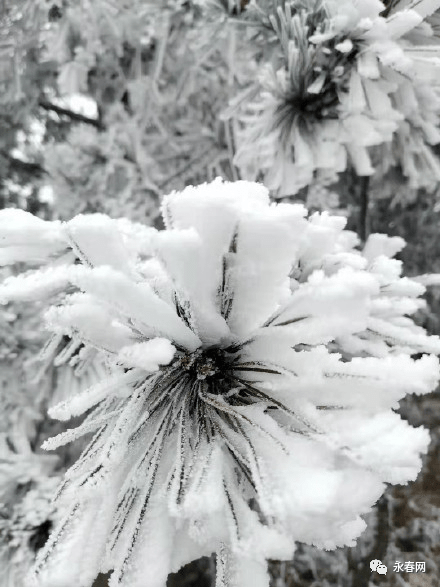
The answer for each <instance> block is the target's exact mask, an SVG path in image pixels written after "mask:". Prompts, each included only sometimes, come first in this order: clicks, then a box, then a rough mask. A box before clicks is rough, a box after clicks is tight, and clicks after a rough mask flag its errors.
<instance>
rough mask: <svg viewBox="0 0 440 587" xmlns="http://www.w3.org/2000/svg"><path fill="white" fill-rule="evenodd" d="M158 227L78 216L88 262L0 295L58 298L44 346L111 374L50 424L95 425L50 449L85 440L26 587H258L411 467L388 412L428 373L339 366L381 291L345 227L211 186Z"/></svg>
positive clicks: (421, 368)
mask: <svg viewBox="0 0 440 587" xmlns="http://www.w3.org/2000/svg"><path fill="white" fill-rule="evenodd" d="M163 216H164V221H165V226H166V229H165V230H163V231H153V232H151V231H150V232H148V233H142V231H141V230H138V231H137V232H136V238H134V237H133V238H132V239H131V240H130V239H127V237H124V235H123V234H122V233H121V227H122V224H121V223H119V224H118V222H116V221H111V220H110V219H109V218H105V217H103V216H92V217H91V218H90V219H89V218H87V217H86V216H79V217H76V218H74V219H73V220H72V221H70V222H67V223H65V224H63V225H62V231H63V232H64V234H65V235H68V239H69V242H70V243H71V246H72V247H73V248H74V250H75V251H77V253H78V258H79V259H81V261H82V264H78V263H77V264H69V265H65V266H63V267H61V266H58V270H59V271H60V275H59V276H58V279H55V280H54V279H53V275H52V274H50V273H48V272H47V271H45V270H41V271H36V272H34V273H28V274H26V275H24V276H19V277H17V278H13V279H11V278H10V279H9V280H7V282H6V283H4V285H3V286H2V287H1V288H0V299H1V300H2V301H3V302H5V301H6V300H8V299H9V298H10V297H11V296H12V297H14V296H16V295H22V292H23V291H25V292H26V297H27V299H31V297H32V292H33V291H34V292H35V294H36V295H37V296H39V295H41V291H43V290H44V291H46V292H47V291H49V290H50V288H51V287H56V288H58V289H59V288H60V286H61V285H62V284H64V285H63V286H64V288H65V290H66V291H68V292H69V295H68V296H67V297H65V298H64V299H62V301H61V303H60V304H59V305H58V306H54V307H52V308H51V309H50V310H49V311H48V313H47V321H48V326H49V328H50V329H52V330H53V331H54V332H55V333H57V334H59V335H68V336H69V337H71V339H72V340H73V341H78V342H81V343H83V344H85V345H86V346H88V347H93V348H95V349H96V350H97V352H98V353H99V355H100V356H102V357H103V358H104V359H105V360H106V362H107V367H108V369H109V374H108V375H107V376H106V377H104V378H103V379H102V380H101V381H100V382H99V383H98V384H97V385H94V386H92V387H91V388H89V389H88V390H86V391H84V392H82V393H80V394H78V395H76V396H74V397H72V398H70V399H68V400H66V401H64V402H62V403H60V404H58V405H56V406H54V407H52V408H51V410H50V414H51V416H52V417H57V418H59V419H62V420H67V419H68V418H69V417H70V416H75V415H79V414H81V413H85V412H88V414H87V416H86V417H85V419H84V420H83V422H82V423H81V425H80V426H79V427H77V428H73V429H69V430H67V431H66V432H63V433H62V434H60V435H58V436H57V437H55V438H52V439H50V440H48V441H47V442H46V443H45V445H44V447H45V448H46V449H54V448H56V447H57V446H59V445H61V444H64V443H66V442H70V441H73V440H75V439H76V438H79V437H80V436H82V435H84V434H87V433H90V432H92V433H93V434H94V435H93V438H92V440H91V442H90V444H89V446H88V447H87V448H86V449H85V451H84V452H83V454H82V456H81V457H80V458H79V460H78V461H77V462H76V463H75V464H74V465H73V466H72V467H71V468H70V469H69V470H68V471H67V473H66V475H65V480H64V482H63V484H62V486H61V487H60V490H59V493H58V500H59V507H60V508H62V510H63V512H64V517H63V519H62V520H61V522H60V523H59V525H58V526H57V527H56V528H55V529H54V531H53V533H52V535H51V537H50V538H49V540H48V542H47V544H46V545H45V547H44V548H43V549H42V551H41V552H40V553H39V555H38V558H37V561H36V565H35V568H34V573H33V575H32V578H31V579H30V583H31V584H33V585H39V586H41V587H49V586H50V587H67V586H68V585H71V584H72V583H74V584H75V585H78V586H80V587H86V586H90V585H91V584H92V582H93V580H94V578H95V577H96V575H97V574H98V573H99V572H108V571H112V574H111V579H110V585H111V587H116V586H122V587H124V586H127V587H128V586H130V587H141V586H142V587H145V586H146V585H148V587H164V586H165V584H166V579H167V575H168V573H169V572H175V571H177V570H178V569H179V568H180V567H181V566H183V565H185V564H186V563H188V562H190V561H191V560H193V559H196V558H198V557H200V556H203V555H209V554H210V553H211V552H216V553H217V555H218V558H217V560H218V564H217V570H218V576H217V585H218V586H221V587H248V586H249V587H250V586H251V585H252V586H253V587H254V586H255V585H256V584H257V585H259V586H261V587H263V586H266V587H267V585H268V584H269V576H268V573H267V571H266V562H265V561H266V559H268V558H270V559H290V557H291V555H292V552H293V550H294V542H295V541H296V540H298V541H302V542H305V543H309V544H315V545H318V546H320V547H324V548H334V547H336V546H338V545H344V544H353V543H354V540H355V539H356V537H357V536H359V534H360V533H361V532H362V530H363V528H364V523H363V521H362V519H361V517H360V515H361V514H363V513H365V512H367V511H368V510H369V509H370V508H371V506H372V505H373V504H374V503H375V501H376V500H377V499H378V498H379V496H380V495H381V493H382V491H383V489H384V482H394V483H405V482H407V481H408V480H409V479H414V478H415V477H416V475H417V472H418V470H419V469H420V453H421V452H423V451H425V450H426V447H427V444H428V442H429V435H428V433H427V431H426V430H424V429H422V428H418V429H413V428H411V427H410V426H408V425H407V424H406V423H404V422H403V421H401V420H400V417H399V416H398V415H396V414H395V413H394V412H393V411H392V409H393V408H395V407H396V406H397V405H398V401H399V399H400V398H401V397H403V396H404V395H405V394H406V393H411V392H417V393H426V392H429V391H431V390H432V389H433V388H434V386H435V385H436V382H437V380H438V375H439V365H438V361H437V359H436V357H434V356H429V355H424V356H423V357H422V358H421V359H419V360H413V359H412V358H411V356H410V355H409V354H408V353H407V354H405V353H399V352H395V353H391V352H390V353H388V354H386V355H385V356H377V357H375V356H366V355H368V353H364V352H363V353H362V354H361V356H358V355H357V352H354V353H353V355H354V356H352V357H347V356H344V357H342V356H341V354H340V353H338V352H335V350H337V349H335V345H337V344H338V342H337V341H338V340H344V337H345V340H346V337H350V336H354V335H356V334H357V333H362V332H364V331H365V330H366V329H367V328H368V324H369V319H370V316H371V312H372V308H374V302H375V300H377V299H380V296H381V287H383V283H382V281H381V279H382V277H378V273H377V272H375V271H373V270H372V269H370V270H367V268H366V261H365V259H366V257H367V253H365V252H364V256H362V255H360V254H359V253H355V252H354V251H350V249H353V247H354V245H353V239H352V236H350V233H345V231H343V230H342V228H343V222H344V220H343V219H342V220H341V219H338V218H335V219H332V220H331V221H329V220H326V221H319V217H312V218H311V219H307V217H306V210H305V209H304V208H303V207H302V206H300V205H290V204H279V205H275V204H270V202H269V198H268V192H267V190H266V188H264V187H263V186H261V185H258V184H253V183H249V182H236V183H222V182H221V181H220V180H217V181H215V182H213V183H211V184H205V185H202V186H199V187H189V188H187V189H185V190H184V191H183V192H182V193H173V194H171V195H170V196H168V197H166V198H165V200H164V204H163ZM0 221H1V213H0ZM326 223H327V225H328V224H329V223H330V224H331V223H333V226H330V228H328V227H327V228H326V226H325V224H326ZM0 224H1V223H0ZM16 228H17V230H19V226H18V225H17V226H16ZM125 230H127V226H125ZM104 232H105V234H106V235H107V236H108V238H106V239H103V238H102V235H103V233H104ZM335 235H336V236H335ZM98 236H99V238H98ZM0 237H1V235H0ZM23 239H24V240H25V239H26V236H25V234H23ZM329 239H330V241H331V243H330V244H331V247H329V248H328V249H327V250H329V251H330V250H331V249H332V248H333V253H334V254H337V255H339V256H338V258H337V259H336V261H337V262H334V263H333V265H331V259H329V258H325V251H326V243H329V242H330V241H329ZM142 242H144V245H142ZM344 247H345V249H346V254H345V257H344V254H343V252H344V251H343V250H344ZM376 248H377V247H376ZM79 252H80V253H79ZM384 271H385V272H387V270H385V269H384ZM379 273H380V272H379ZM388 273H389V270H388ZM391 273H392V275H390V277H391V279H393V280H397V279H398V278H397V277H396V275H395V273H393V272H392V271H391ZM18 284H19V285H20V288H18V287H17V285H18ZM400 295H401V296H403V297H404V296H405V293H404V292H403V291H401V292H400ZM432 344H433V345H435V344H437V343H436V342H435V339H434V340H433V341H432ZM340 346H342V344H341V345H340ZM343 352H344V353H345V350H344V351H343ZM353 422H355V423H356V425H355V426H353Z"/></svg>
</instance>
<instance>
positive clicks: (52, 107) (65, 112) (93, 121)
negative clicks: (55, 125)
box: [38, 99, 103, 129]
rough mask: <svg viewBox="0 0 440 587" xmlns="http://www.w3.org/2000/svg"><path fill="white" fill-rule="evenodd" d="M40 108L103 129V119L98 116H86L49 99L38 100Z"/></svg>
mask: <svg viewBox="0 0 440 587" xmlns="http://www.w3.org/2000/svg"><path fill="white" fill-rule="evenodd" d="M38 105H39V106H40V108H43V110H46V111H48V112H55V114H58V116H67V117H68V118H70V120H74V121H75V122H83V123H85V124H90V125H91V126H94V127H95V128H97V129H102V128H103V127H102V124H101V121H100V120H99V119H98V118H90V117H89V116H85V115H84V114H80V113H79V112H74V111H73V110H69V109H68V108H63V107H62V106H57V105H56V104H52V102H49V101H48V100H44V99H41V100H39V102H38Z"/></svg>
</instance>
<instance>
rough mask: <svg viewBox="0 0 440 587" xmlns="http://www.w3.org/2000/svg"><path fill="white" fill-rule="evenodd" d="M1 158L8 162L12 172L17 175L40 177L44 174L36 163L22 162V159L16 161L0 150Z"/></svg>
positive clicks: (42, 169) (44, 171)
mask: <svg viewBox="0 0 440 587" xmlns="http://www.w3.org/2000/svg"><path fill="white" fill-rule="evenodd" d="M1 157H3V158H4V159H6V161H7V162H8V165H9V166H10V167H11V169H12V170H13V171H17V172H19V173H28V174H30V175H36V176H38V177H41V176H42V175H44V174H45V173H46V170H45V169H44V168H43V167H41V165H39V164H38V163H32V162H29V161H23V160H22V159H17V158H16V157H13V156H12V155H11V154H10V153H8V152H7V151H3V150H0V158H1Z"/></svg>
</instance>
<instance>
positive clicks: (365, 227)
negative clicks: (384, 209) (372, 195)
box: [359, 176, 370, 242]
mask: <svg viewBox="0 0 440 587" xmlns="http://www.w3.org/2000/svg"><path fill="white" fill-rule="evenodd" d="M369 187H370V178H369V177H368V176H366V177H361V178H360V207H361V209H360V215H359V236H360V238H361V240H362V242H365V241H366V240H367V237H368V234H369V232H370V227H369V216H368V212H369V211H368V205H369V193H368V188H369Z"/></svg>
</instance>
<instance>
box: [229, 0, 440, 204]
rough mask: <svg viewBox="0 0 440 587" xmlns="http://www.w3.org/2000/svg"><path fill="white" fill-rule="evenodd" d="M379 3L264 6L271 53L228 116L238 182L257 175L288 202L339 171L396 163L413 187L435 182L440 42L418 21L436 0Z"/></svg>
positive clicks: (329, 0)
mask: <svg viewBox="0 0 440 587" xmlns="http://www.w3.org/2000/svg"><path fill="white" fill-rule="evenodd" d="M386 4H388V7H386V6H385V5H384V4H383V3H382V2H380V1H378V0H361V1H355V0H317V1H313V2H304V1H302V0H292V1H285V2H281V3H279V2H275V3H272V2H262V13H263V14H265V17H264V19H266V21H265V23H264V24H265V30H268V29H269V30H270V29H271V30H272V35H273V39H272V41H273V42H274V43H275V46H276V47H278V50H275V56H274V57H273V58H272V59H271V62H270V63H266V64H265V65H262V68H261V73H260V79H259V81H258V83H257V84H256V86H255V94H254V95H255V97H254V98H253V99H252V100H251V101H250V102H249V101H246V100H243V102H242V106H241V111H240V114H238V115H236V116H237V117H238V119H239V121H240V128H239V130H238V131H237V143H238V151H237V154H236V156H235V162H236V164H237V166H238V167H239V168H240V170H241V172H242V175H243V177H245V178H246V179H256V178H258V177H259V175H260V173H261V171H262V172H263V175H264V179H265V183H266V185H267V186H268V187H269V188H271V189H274V190H277V191H278V193H279V194H280V195H291V194H294V193H296V192H297V191H298V190H299V189H301V188H303V187H305V186H307V185H310V184H311V183H313V181H314V180H318V181H319V182H324V183H325V182H333V181H335V179H336V176H337V173H339V172H342V171H344V170H345V169H346V168H347V166H351V167H353V168H354V170H355V172H356V173H357V175H360V176H369V175H371V174H372V173H373V172H374V171H375V169H374V160H375V159H377V160H380V162H381V172H384V171H386V170H387V169H389V168H390V167H392V166H400V167H401V169H402V171H403V174H404V175H405V176H406V177H407V178H408V180H409V184H410V186H411V187H413V188H419V187H425V188H429V189H433V187H434V186H435V185H436V184H437V183H438V181H440V166H439V164H438V161H437V160H436V158H435V157H434V156H433V153H432V151H431V145H433V144H436V143H438V142H439V141H440V135H439V132H438V124H439V112H440V96H439V92H438V84H437V80H438V75H439V65H440V61H439V47H440V43H439V42H438V39H437V38H436V37H435V35H434V32H433V31H434V29H433V27H432V26H431V25H430V24H429V22H422V21H423V19H424V18H425V17H426V16H429V15H430V14H431V13H433V12H434V11H435V9H437V8H440V2H439V1H436V0H414V1H413V2H400V3H399V2H398V3H386ZM266 34H267V33H266ZM266 42H267V39H266ZM230 112H231V111H230ZM379 147H380V149H379V151H378V152H377V150H378V148H379ZM374 151H376V157H373V156H372V155H373V154H374Z"/></svg>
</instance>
